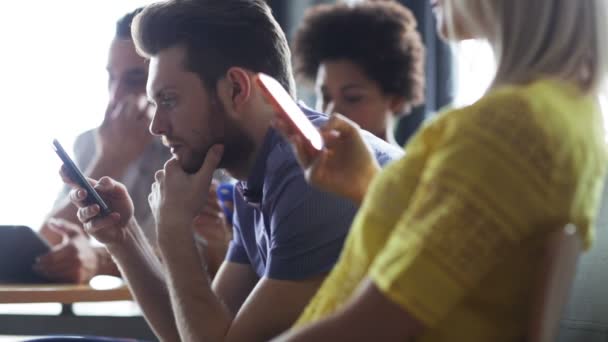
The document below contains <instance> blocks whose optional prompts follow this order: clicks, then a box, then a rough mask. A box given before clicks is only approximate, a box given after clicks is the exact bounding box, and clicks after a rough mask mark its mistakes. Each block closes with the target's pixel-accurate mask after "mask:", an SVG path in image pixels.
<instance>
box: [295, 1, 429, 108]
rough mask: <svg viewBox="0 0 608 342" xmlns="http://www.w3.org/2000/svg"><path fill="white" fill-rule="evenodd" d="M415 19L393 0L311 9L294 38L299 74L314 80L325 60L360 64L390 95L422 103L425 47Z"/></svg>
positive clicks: (329, 5)
mask: <svg viewBox="0 0 608 342" xmlns="http://www.w3.org/2000/svg"><path fill="white" fill-rule="evenodd" d="M416 25H417V23H416V19H415V18H414V15H413V14H412V12H411V11H410V10H409V9H407V8H406V7H404V6H402V5H400V4H399V3H397V2H395V1H392V0H388V1H387V0H382V1H380V0H376V1H364V2H360V3H357V4H355V5H348V4H343V3H341V4H325V5H317V6H314V7H311V8H310V9H308V10H307V11H306V14H305V15H304V19H303V21H302V24H301V26H300V28H299V29H298V31H297V32H296V35H295V39H294V64H295V72H296V75H297V76H298V77H299V78H300V79H303V80H304V81H307V82H313V81H314V79H315V77H316V75H317V69H318V68H319V65H320V64H321V63H322V62H323V61H325V60H336V59H347V60H350V61H352V62H354V63H356V64H357V65H359V66H360V67H361V68H362V69H363V71H364V72H365V73H366V75H367V76H368V77H369V78H370V79H372V80H375V81H376V82H378V83H379V84H380V87H381V89H382V90H383V92H384V93H386V94H392V95H399V96H403V97H404V98H405V100H406V103H407V104H409V105H412V106H416V105H419V104H422V102H424V87H425V85H424V84H425V79H424V57H425V51H424V45H423V43H422V39H421V37H420V34H419V33H418V31H417V30H416Z"/></svg>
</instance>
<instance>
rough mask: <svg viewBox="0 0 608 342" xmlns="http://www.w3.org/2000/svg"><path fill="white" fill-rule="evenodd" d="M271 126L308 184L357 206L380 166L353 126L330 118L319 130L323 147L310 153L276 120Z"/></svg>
mask: <svg viewBox="0 0 608 342" xmlns="http://www.w3.org/2000/svg"><path fill="white" fill-rule="evenodd" d="M275 127H276V128H277V129H278V130H279V131H280V132H281V133H282V134H283V135H284V136H286V137H287V139H288V140H289V141H290V142H291V144H292V146H293V147H294V150H295V152H296V156H297V158H298V161H299V162H300V164H301V165H302V168H303V169H304V171H305V175H306V179H307V180H308V182H309V183H311V184H312V185H314V186H316V187H318V188H320V189H322V190H324V191H328V192H332V193H335V194H337V195H340V196H343V197H346V198H349V199H351V200H352V201H354V202H355V203H357V204H360V203H361V201H362V200H363V197H364V196H365V193H366V192H367V188H368V186H369V183H370V181H371V180H372V178H373V177H374V176H375V175H376V173H377V172H378V171H379V170H380V166H379V165H378V162H377V161H376V158H375V156H374V154H373V152H372V151H371V149H370V148H369V146H368V145H367V144H366V143H365V140H364V139H363V136H362V133H361V129H360V128H359V126H358V125H357V124H356V123H354V122H352V121H351V120H349V119H347V118H346V117H344V116H342V115H340V114H334V115H332V116H331V118H330V119H329V121H328V122H327V123H326V124H325V126H323V127H321V129H320V131H321V135H322V137H323V140H324V144H325V145H324V148H323V150H322V151H320V152H316V151H311V149H310V148H308V147H307V145H306V144H305V143H304V141H303V139H304V138H303V137H302V136H301V135H300V134H299V133H298V132H296V131H295V130H293V129H292V128H291V127H290V126H289V125H288V124H287V123H286V122H285V121H282V119H280V118H278V117H277V118H276V119H275Z"/></svg>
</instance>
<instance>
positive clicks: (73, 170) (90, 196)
mask: <svg viewBox="0 0 608 342" xmlns="http://www.w3.org/2000/svg"><path fill="white" fill-rule="evenodd" d="M53 149H54V150H55V152H56V153H57V155H58V156H59V158H61V160H62V161H63V165H65V166H66V168H67V170H68V175H67V176H68V177H70V179H71V180H72V181H73V182H75V183H76V184H78V185H79V186H80V187H81V188H84V189H85V190H86V191H87V198H86V200H85V203H86V204H89V205H91V204H97V205H99V208H100V209H101V210H100V213H101V215H102V216H105V215H109V214H110V213H111V211H110V208H109V207H108V205H107V204H106V202H104V200H103V199H102V198H101V196H99V194H98V193H97V191H95V189H93V187H92V186H91V184H89V182H87V179H86V178H85V177H84V175H83V174H82V172H80V170H79V169H78V167H77V166H76V164H75V163H74V161H72V158H70V156H69V155H68V154H67V152H66V151H65V150H64V149H63V147H62V146H61V144H60V143H59V141H57V139H53Z"/></svg>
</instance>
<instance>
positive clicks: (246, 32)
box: [133, 0, 294, 94]
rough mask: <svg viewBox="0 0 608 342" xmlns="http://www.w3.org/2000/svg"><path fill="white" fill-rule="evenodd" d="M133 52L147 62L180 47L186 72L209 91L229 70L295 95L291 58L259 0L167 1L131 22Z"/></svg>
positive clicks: (282, 36) (262, 3)
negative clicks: (254, 75)
mask: <svg viewBox="0 0 608 342" xmlns="http://www.w3.org/2000/svg"><path fill="white" fill-rule="evenodd" d="M133 40H134V42H135V47H136V48H137V50H138V52H139V53H140V54H141V55H143V56H145V57H148V58H149V57H152V56H154V55H156V54H158V53H159V52H160V51H162V50H164V49H167V48H171V47H174V46H178V45H182V46H184V47H185V48H186V60H185V67H186V69H187V70H189V71H192V72H195V73H197V74H198V75H199V77H200V78H201V80H202V81H203V84H204V85H205V86H206V87H207V88H208V89H209V90H212V91H214V90H215V86H216V84H217V81H218V80H219V79H220V78H221V77H222V76H223V75H224V74H225V73H226V71H227V70H228V69H229V68H230V67H233V66H238V67H243V68H246V69H249V70H252V71H254V72H263V73H266V74H268V75H270V76H273V77H274V78H276V79H277V80H278V81H279V82H280V83H281V84H282V85H283V87H285V89H287V91H288V92H290V93H291V94H294V81H293V76H292V70H291V54H290V51H289V46H288V44H287V40H286V38H285V34H284V33H283V31H282V30H281V28H280V26H279V24H278V23H277V21H276V20H275V19H274V17H273V16H272V13H271V10H270V8H269V7H268V5H267V4H266V2H265V1H263V0H169V1H166V2H159V3H155V4H152V5H149V6H147V7H146V8H145V9H144V10H143V11H142V12H141V13H140V14H138V15H137V16H136V17H135V20H134V22H133Z"/></svg>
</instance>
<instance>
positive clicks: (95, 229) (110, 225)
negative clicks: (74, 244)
mask: <svg viewBox="0 0 608 342" xmlns="http://www.w3.org/2000/svg"><path fill="white" fill-rule="evenodd" d="M119 224H120V214H119V213H116V212H114V213H111V214H110V215H108V216H102V217H99V216H98V217H94V218H92V219H90V220H89V221H88V222H87V223H86V224H85V225H84V229H85V231H86V232H87V233H88V234H90V235H93V236H96V235H97V234H100V233H102V234H114V233H116V234H117V231H118V230H119V229H117V228H116V226H117V225H119ZM104 232H107V233H104ZM111 232H113V233H111ZM98 240H99V239H98Z"/></svg>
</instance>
